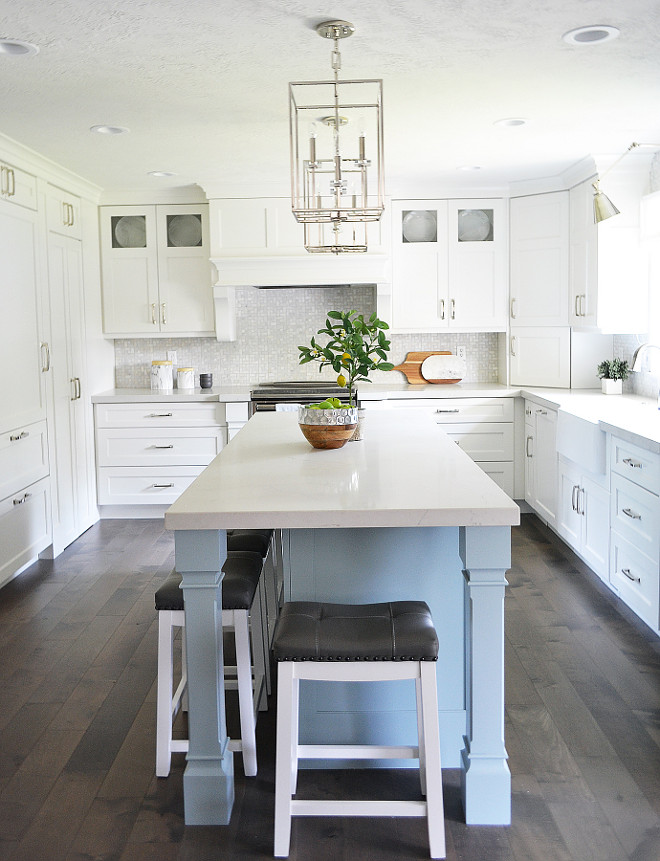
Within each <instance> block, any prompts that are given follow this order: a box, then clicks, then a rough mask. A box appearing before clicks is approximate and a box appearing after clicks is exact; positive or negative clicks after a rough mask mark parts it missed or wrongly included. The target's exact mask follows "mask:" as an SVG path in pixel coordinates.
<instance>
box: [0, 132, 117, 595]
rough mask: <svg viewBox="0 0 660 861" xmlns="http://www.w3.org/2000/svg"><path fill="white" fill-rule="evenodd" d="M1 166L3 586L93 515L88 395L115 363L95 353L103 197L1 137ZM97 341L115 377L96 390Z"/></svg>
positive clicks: (56, 551) (0, 560)
mask: <svg viewBox="0 0 660 861" xmlns="http://www.w3.org/2000/svg"><path fill="white" fill-rule="evenodd" d="M5 149H6V150H7V154H8V158H7V160H6V161H5V160H4V150H5ZM0 169H1V176H2V183H1V189H0V307H2V314H1V315H0V366H1V367H2V370H3V399H2V405H1V406H0V585H2V584H4V583H5V582H7V581H8V580H9V579H11V578H12V577H13V576H14V575H15V574H16V573H17V572H18V571H20V570H21V569H22V568H23V567H24V566H25V565H26V564H27V563H29V562H31V561H32V560H34V559H35V558H36V557H37V555H39V554H43V555H47V556H51V555H53V556H54V555H57V554H59V553H60V552H61V551H62V550H63V549H64V548H65V547H66V546H67V545H68V544H69V543H71V541H73V540H74V539H75V538H77V537H78V535H80V534H81V533H82V532H83V531H84V530H85V529H87V528H88V527H89V526H90V525H91V524H92V523H93V522H94V521H95V520H96V519H98V510H97V508H96V501H95V496H96V491H95V484H94V472H93V461H94V451H93V433H92V405H91V389H92V387H94V388H97V387H100V386H101V385H105V386H106V387H107V386H109V385H112V361H111V356H110V354H109V352H108V350H107V349H104V348H103V347H101V346H99V342H100V340H101V338H100V335H101V309H100V288H99V277H98V252H95V251H94V248H95V246H97V243H98V228H97V221H96V204H95V202H93V198H94V196H95V194H96V190H94V189H92V188H89V187H88V186H87V185H86V184H84V183H80V182H79V181H78V180H77V179H76V178H73V179H72V184H73V185H74V187H76V190H78V186H80V188H81V189H82V190H83V193H84V194H88V193H89V198H86V199H85V200H82V199H81V197H80V196H79V195H78V194H75V195H74V194H69V193H68V192H66V191H63V190H62V189H61V187H60V185H57V184H55V182H53V180H54V181H57V182H61V183H62V185H66V181H67V179H68V177H69V175H68V174H66V173H65V172H63V171H62V172H61V173H60V172H59V170H58V169H55V168H54V167H53V165H52V164H50V163H45V162H44V163H42V162H41V160H40V159H39V157H38V156H35V154H34V153H27V152H25V151H24V150H23V149H22V148H21V147H20V145H17V144H15V143H14V142H11V141H8V140H7V139H4V138H2V137H1V136H0ZM84 209H87V210H88V211H91V215H92V218H91V219H90V218H89V217H88V218H87V221H88V222H89V223H90V224H91V225H93V228H92V232H91V233H90V231H89V229H86V228H85V226H84V219H83V218H82V211H83V210H84ZM88 215H89V212H88ZM85 247H89V249H91V250H90V254H89V260H88V261H87V262H86V261H85ZM95 257H96V259H94V258H95ZM85 277H86V278H87V282H88V285H89V295H86V292H85ZM96 294H98V299H95V295H96ZM96 330H98V333H99V337H98V338H95V336H94V332H95V331H96ZM90 333H91V335H92V336H91V339H90ZM90 344H91V345H92V349H93V351H94V352H93V355H94V360H95V361H94V362H91V363H90V364H91V365H95V366H98V367H101V365H100V364H99V362H98V360H99V359H102V360H105V358H106V357H107V358H108V360H109V361H108V363H107V368H108V371H109V373H108V371H105V370H104V371H95V379H94V381H93V383H91V384H90V383H89V381H88V376H89V375H88V373H87V356H88V353H89V350H90ZM105 346H106V347H107V346H108V345H107V344H106V345H105ZM110 349H111V348H110ZM103 364H104V365H105V361H103Z"/></svg>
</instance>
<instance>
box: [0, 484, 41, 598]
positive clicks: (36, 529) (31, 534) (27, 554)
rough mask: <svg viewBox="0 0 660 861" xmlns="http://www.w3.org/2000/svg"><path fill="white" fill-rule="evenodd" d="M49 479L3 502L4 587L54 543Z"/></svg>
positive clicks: (0, 552) (0, 553)
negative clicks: (20, 570)
mask: <svg viewBox="0 0 660 861" xmlns="http://www.w3.org/2000/svg"><path fill="white" fill-rule="evenodd" d="M49 489H50V483H49V480H48V478H42V479H41V480H40V481H37V482H35V483H34V484H30V485H28V486H27V487H24V488H22V489H21V490H20V491H19V492H17V493H14V494H11V495H10V496H8V497H6V498H4V499H0V586H2V585H3V584H4V583H6V582H7V581H8V580H10V579H11V578H12V577H13V575H14V574H15V573H16V572H17V571H18V570H19V569H20V568H22V567H23V566H24V565H26V564H27V563H28V562H30V561H31V560H32V559H34V558H35V557H36V556H37V554H38V553H40V552H41V551H42V550H44V549H45V548H46V547H48V545H49V544H50V541H51V531H50V529H51V519H50V496H49Z"/></svg>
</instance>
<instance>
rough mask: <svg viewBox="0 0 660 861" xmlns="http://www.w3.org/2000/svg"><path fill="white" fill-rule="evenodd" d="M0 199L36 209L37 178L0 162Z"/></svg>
mask: <svg viewBox="0 0 660 861" xmlns="http://www.w3.org/2000/svg"><path fill="white" fill-rule="evenodd" d="M0 199H2V200H8V201H9V202H10V203H17V204H18V205H19V206H26V207H27V208H28V209H36V208H37V178H36V176H33V175H32V174H31V173H27V171H24V170H21V169H20V168H18V167H14V166H13V165H11V164H7V162H4V161H0Z"/></svg>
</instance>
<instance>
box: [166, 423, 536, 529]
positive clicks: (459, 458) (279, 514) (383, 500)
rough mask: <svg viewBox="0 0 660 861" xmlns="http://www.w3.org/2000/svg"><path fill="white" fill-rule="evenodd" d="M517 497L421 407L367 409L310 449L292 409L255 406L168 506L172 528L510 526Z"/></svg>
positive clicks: (168, 524)
mask: <svg viewBox="0 0 660 861" xmlns="http://www.w3.org/2000/svg"><path fill="white" fill-rule="evenodd" d="M519 522H520V510H519V508H518V506H517V505H516V504H515V503H514V502H513V501H512V500H511V499H510V498H509V497H508V496H507V495H506V494H505V493H504V492H503V491H502V490H500V488H499V487H497V485H496V484H495V483H494V482H493V481H492V480H491V479H490V478H489V477H488V476H487V475H486V474H485V473H484V472H482V470H481V469H480V468H479V467H478V466H477V465H476V464H475V463H473V462H472V460H470V458H469V457H468V456H467V455H466V454H465V453H464V452H463V451H461V449H460V448H459V447H458V446H457V445H456V444H455V443H454V442H453V441H452V440H451V439H450V438H449V437H448V436H446V435H445V434H444V433H443V431H442V430H441V429H440V428H438V427H437V425H436V424H435V423H434V422H433V421H432V420H431V419H430V418H429V417H428V416H426V415H424V414H423V413H422V412H420V413H417V411H415V410H410V411H406V414H405V415H393V414H391V413H385V414H369V416H368V417H367V419H366V425H365V438H364V439H363V440H360V441H358V442H349V443H347V444H346V445H344V446H343V448H340V449H335V450H329V451H328V450H317V449H313V448H312V447H311V446H310V445H309V443H308V442H307V441H306V440H305V438H304V437H303V436H302V433H301V431H300V429H299V427H298V423H297V417H296V416H295V415H293V414H291V413H262V414H257V415H255V416H254V417H253V418H252V419H251V420H250V421H249V422H248V424H247V425H246V426H245V428H243V429H242V430H241V432H240V433H239V434H238V435H237V436H236V438H235V439H234V440H232V442H231V443H230V444H229V445H228V446H227V447H226V448H225V449H224V450H223V451H222V452H221V453H220V454H219V455H218V456H217V457H216V458H215V460H214V461H212V462H211V464H209V466H208V467H207V468H206V469H205V470H204V472H203V473H202V474H201V475H200V476H199V477H198V478H197V479H195V481H194V482H193V483H192V485H191V486H190V487H189V488H188V489H187V490H186V491H184V493H183V494H182V495H181V496H180V497H179V498H178V499H177V501H176V502H175V503H174V504H173V505H172V506H171V507H170V508H169V509H168V510H167V512H166V514H165V526H166V527H167V528H168V529H172V530H191V529H194V530H199V529H232V528H237V527H242V528H296V527H299V528H342V527H352V528H355V527H374V526H382V527H399V526H404V527H405V526H512V525H516V524H518V523H519Z"/></svg>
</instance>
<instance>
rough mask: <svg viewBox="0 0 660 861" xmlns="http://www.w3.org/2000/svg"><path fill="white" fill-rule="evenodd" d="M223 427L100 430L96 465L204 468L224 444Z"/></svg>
mask: <svg viewBox="0 0 660 861" xmlns="http://www.w3.org/2000/svg"><path fill="white" fill-rule="evenodd" d="M226 433H227V429H226V428H199V429H198V430H197V429H194V428H173V429H172V430H169V429H167V428H160V427H155V428H153V429H152V428H142V427H140V428H101V429H99V430H98V431H97V434H96V457H97V464H98V466H152V465H153V466H165V465H167V464H171V465H172V466H206V465H207V464H209V463H211V461H212V460H213V458H214V457H215V456H216V455H217V454H218V453H219V452H220V450H221V449H222V446H223V445H224V444H225V442H226Z"/></svg>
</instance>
